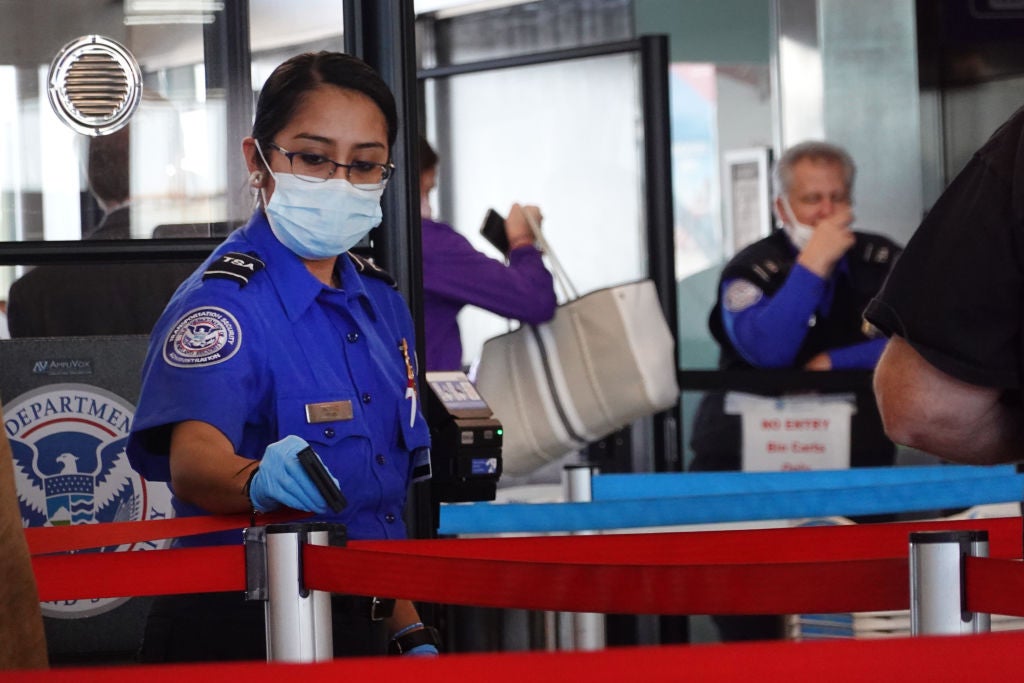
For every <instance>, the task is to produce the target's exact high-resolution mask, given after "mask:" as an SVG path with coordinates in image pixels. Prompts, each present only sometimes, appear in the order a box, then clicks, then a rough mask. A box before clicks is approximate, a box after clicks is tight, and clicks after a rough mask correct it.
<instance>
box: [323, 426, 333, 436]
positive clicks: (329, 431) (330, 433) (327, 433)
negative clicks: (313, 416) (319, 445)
mask: <svg viewBox="0 0 1024 683" xmlns="http://www.w3.org/2000/svg"><path fill="white" fill-rule="evenodd" d="M324 436H326V437H327V438H328V439H333V438H334V429H333V428H332V427H328V428H327V429H325V430H324Z"/></svg>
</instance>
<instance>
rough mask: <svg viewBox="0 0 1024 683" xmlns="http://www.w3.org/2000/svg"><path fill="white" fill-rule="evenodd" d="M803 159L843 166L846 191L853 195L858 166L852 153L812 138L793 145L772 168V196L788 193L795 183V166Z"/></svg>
mask: <svg viewBox="0 0 1024 683" xmlns="http://www.w3.org/2000/svg"><path fill="white" fill-rule="evenodd" d="M803 159H810V160H811V161H826V162H830V163H837V164H839V165H840V166H842V168H843V177H844V178H845V179H846V191H847V193H848V194H849V195H850V196H851V198H852V197H853V180H854V177H855V176H856V175H857V167H856V166H855V165H854V163H853V158H852V157H851V156H850V154H849V153H848V152H847V151H846V150H845V149H843V148H842V147H840V146H839V145H833V144H831V143H828V142H820V141H817V140H810V141H808V142H801V143H799V144H797V145H793V146H792V147H790V148H789V149H787V150H786V151H785V152H783V154H782V156H781V157H779V160H778V161H776V162H775V168H773V169H772V193H773V194H772V196H773V198H775V199H778V198H779V197H781V196H782V195H784V194H788V193H789V190H790V186H791V185H792V184H793V166H794V165H795V164H796V163H797V162H799V161H802V160H803Z"/></svg>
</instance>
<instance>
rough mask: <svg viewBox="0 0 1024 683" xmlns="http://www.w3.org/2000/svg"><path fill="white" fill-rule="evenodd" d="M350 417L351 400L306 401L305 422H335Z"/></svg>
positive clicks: (349, 418)
mask: <svg viewBox="0 0 1024 683" xmlns="http://www.w3.org/2000/svg"><path fill="white" fill-rule="evenodd" d="M351 419H352V401H330V402H328V403H307V404H306V422H307V423H308V424H317V423H318V422H337V421H338V420H351Z"/></svg>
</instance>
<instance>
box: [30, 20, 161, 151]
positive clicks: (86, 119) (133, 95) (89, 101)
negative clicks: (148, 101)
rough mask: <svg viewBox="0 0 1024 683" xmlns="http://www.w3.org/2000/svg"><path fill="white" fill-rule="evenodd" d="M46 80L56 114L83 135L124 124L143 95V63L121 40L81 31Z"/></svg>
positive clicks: (93, 134)
mask: <svg viewBox="0 0 1024 683" xmlns="http://www.w3.org/2000/svg"><path fill="white" fill-rule="evenodd" d="M48 83H49V89H48V92H49V97H50V106H51V107H53V111H54V112H55V113H56V114H57V117H58V118H60V120H61V121H63V122H64V123H66V124H67V125H68V126H69V127H71V128H72V129H74V130H75V131H77V132H79V133H84V134H85V135H91V136H97V135H107V134H108V133H113V132H114V131H116V130H118V129H120V128H123V127H124V126H125V125H127V123H128V120H129V119H130V118H131V116H132V114H133V113H135V109H136V108H137V107H138V106H139V101H140V100H141V99H142V72H141V70H140V69H139V63H138V62H137V61H136V59H135V57H134V56H133V55H132V54H131V53H130V52H128V50H127V49H126V48H125V47H124V46H123V45H121V44H120V43H117V42H115V41H113V40H111V39H110V38H104V37H103V36H96V35H89V36H82V37H81V38H77V39H76V40H73V41H71V42H70V43H68V44H67V45H65V46H64V47H63V48H61V51H60V52H59V53H58V54H57V56H56V57H55V58H54V60H53V63H52V64H50V73H49V76H48Z"/></svg>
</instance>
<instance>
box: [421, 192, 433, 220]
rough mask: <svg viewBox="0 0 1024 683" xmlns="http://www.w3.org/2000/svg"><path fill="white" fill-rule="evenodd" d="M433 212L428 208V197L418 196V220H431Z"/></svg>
mask: <svg viewBox="0 0 1024 683" xmlns="http://www.w3.org/2000/svg"><path fill="white" fill-rule="evenodd" d="M433 216H434V212H433V209H431V208H430V197H429V196H428V195H425V194H421V195H420V218H433Z"/></svg>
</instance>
